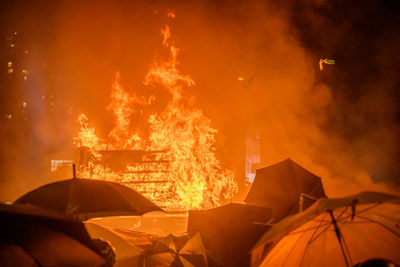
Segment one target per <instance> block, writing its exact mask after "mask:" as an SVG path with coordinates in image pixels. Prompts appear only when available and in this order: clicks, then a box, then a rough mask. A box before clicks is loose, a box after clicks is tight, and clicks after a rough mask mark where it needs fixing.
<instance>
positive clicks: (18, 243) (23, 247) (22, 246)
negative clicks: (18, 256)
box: [14, 240, 42, 267]
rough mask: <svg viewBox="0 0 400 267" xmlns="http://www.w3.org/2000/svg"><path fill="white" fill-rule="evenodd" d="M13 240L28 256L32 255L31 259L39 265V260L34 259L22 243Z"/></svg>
mask: <svg viewBox="0 0 400 267" xmlns="http://www.w3.org/2000/svg"><path fill="white" fill-rule="evenodd" d="M14 242H15V243H16V244H17V245H18V246H20V247H21V248H22V249H23V250H24V251H25V252H26V253H27V254H28V255H29V256H31V257H32V259H33V260H34V261H35V262H36V264H37V265H38V266H39V267H41V266H42V265H41V264H40V262H39V261H38V259H36V258H35V257H34V256H33V255H32V254H31V253H29V251H28V250H27V249H26V247H25V246H24V245H22V244H20V242H18V241H17V240H14Z"/></svg>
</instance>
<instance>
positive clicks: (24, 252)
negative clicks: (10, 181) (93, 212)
mask: <svg viewBox="0 0 400 267" xmlns="http://www.w3.org/2000/svg"><path fill="white" fill-rule="evenodd" d="M0 221H1V228H0V236H1V240H0V262H1V266H102V265H104V264H105V261H104V260H103V258H102V257H101V256H100V254H99V253H98V251H97V250H96V248H95V246H94V244H93V243H92V241H91V239H90V237H89V235H88V234H87V232H86V230H85V228H84V226H83V224H82V223H81V222H79V221H77V220H75V219H73V218H70V217H68V216H65V215H62V214H61V215H60V214H56V213H53V212H49V211H43V210H41V209H28V208H26V207H20V206H19V205H12V206H10V205H5V204H0Z"/></svg>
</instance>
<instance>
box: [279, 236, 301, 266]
mask: <svg viewBox="0 0 400 267" xmlns="http://www.w3.org/2000/svg"><path fill="white" fill-rule="evenodd" d="M305 234H306V232H303V233H302V236H303V235H305ZM300 240H301V237H299V238H298V239H297V241H296V243H295V244H294V245H293V246H292V248H291V249H290V251H289V253H288V254H287V257H286V259H285V261H284V263H285V262H286V261H287V260H288V259H289V256H290V254H292V252H293V250H294V248H295V247H296V245H297V243H298V242H299V241H300ZM300 262H301V261H300Z"/></svg>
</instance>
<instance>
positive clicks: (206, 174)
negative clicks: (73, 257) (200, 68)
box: [74, 25, 237, 209]
mask: <svg viewBox="0 0 400 267" xmlns="http://www.w3.org/2000/svg"><path fill="white" fill-rule="evenodd" d="M161 34H162V37H163V42H162V43H163V46H164V47H166V48H168V49H169V52H170V57H169V59H168V60H167V61H163V60H160V59H158V60H155V61H154V63H153V65H152V66H151V68H150V70H149V72H148V73H147V75H146V76H145V78H144V82H143V83H144V84H145V85H153V84H161V85H162V86H163V87H164V88H166V89H167V90H168V91H169V92H170V93H171V95H172V98H171V100H170V102H169V103H168V104H167V106H166V108H165V110H164V111H163V112H161V113H160V114H153V115H151V116H150V118H149V124H150V134H149V137H148V144H147V145H146V146H145V143H144V142H143V141H142V139H141V138H140V137H139V135H137V134H134V133H132V132H131V130H130V129H131V120H130V118H131V115H132V114H133V112H134V109H133V105H134V104H143V105H144V104H149V103H150V102H151V101H150V99H149V101H148V102H147V103H146V101H144V100H143V99H142V98H138V97H136V96H130V95H129V94H127V93H126V92H125V91H124V90H123V89H122V87H121V86H120V84H119V74H117V75H116V81H115V83H114V86H113V91H112V94H111V99H112V102H111V104H110V105H109V106H108V110H110V111H113V112H114V114H115V116H116V120H117V123H116V126H115V127H114V128H113V130H112V131H111V132H110V135H109V138H110V141H111V144H110V145H111V146H110V147H111V148H112V149H130V150H132V149H142V150H146V151H149V152H150V151H153V152H154V151H155V154H154V155H151V156H143V162H142V163H139V164H136V163H131V164H129V165H128V166H126V169H127V170H128V171H127V172H122V173H116V172H113V171H111V170H110V169H108V168H107V167H105V166H103V165H99V164H97V165H96V164H95V162H94V161H92V162H90V163H89V164H88V165H87V166H85V167H83V168H80V169H79V171H80V175H81V176H83V177H93V178H99V177H102V179H107V180H114V181H118V182H126V183H130V184H129V185H130V186H131V187H132V188H134V189H136V190H138V191H139V192H142V193H143V194H144V195H145V196H147V197H148V198H150V199H151V200H153V201H154V202H155V203H157V204H159V205H161V206H166V207H167V208H170V209H182V208H185V209H196V208H210V207H215V206H217V205H220V204H221V203H222V202H223V201H224V200H226V199H228V198H231V197H232V196H233V195H234V194H235V193H236V192H237V184H236V182H235V179H234V175H233V172H232V171H230V170H227V169H224V168H223V167H222V166H221V163H220V162H219V160H218V159H217V158H216V156H215V150H216V147H215V143H216V140H215V134H216V133H217V130H216V129H214V128H213V127H212V126H211V121H210V119H208V118H207V117H206V116H205V115H204V114H203V112H202V111H201V110H199V109H196V108H194V107H193V106H192V105H191V103H188V101H187V100H186V99H185V98H184V97H183V96H182V92H183V87H184V86H193V85H194V84H195V83H194V81H193V80H192V78H191V77H190V76H189V75H184V74H181V73H180V71H179V70H178V69H177V66H178V60H177V56H178V54H179V49H178V48H177V47H175V46H174V44H173V42H172V41H171V32H170V28H169V27H168V25H166V26H165V28H162V29H161ZM80 123H81V132H80V133H79V134H78V136H77V137H76V138H75V139H74V141H75V144H76V145H77V146H78V147H83V146H86V147H88V148H89V149H90V150H91V151H94V150H96V149H104V144H99V138H98V137H97V136H96V135H95V134H94V132H95V131H94V128H90V127H89V126H88V122H87V118H86V116H85V115H83V114H82V115H81V116H80ZM156 152H157V153H156ZM158 152H160V153H158ZM161 152H162V153H161ZM94 153H95V152H94ZM96 157H97V160H98V159H99V157H101V156H99V155H95V156H94V158H95V159H96ZM146 157H149V158H146Z"/></svg>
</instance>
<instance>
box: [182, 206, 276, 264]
mask: <svg viewBox="0 0 400 267" xmlns="http://www.w3.org/2000/svg"><path fill="white" fill-rule="evenodd" d="M270 219H271V209H268V208H264V207H258V206H250V205H245V204H239V203H230V204H227V205H224V206H220V207H217V208H213V209H208V210H191V211H189V220H188V230H187V231H188V233H193V234H194V233H196V232H199V233H200V234H201V238H202V240H203V242H204V246H205V247H206V249H207V252H208V254H207V255H208V256H209V259H210V260H209V263H210V265H211V264H212V263H215V264H220V265H224V266H241V267H242V266H248V265H249V262H250V254H249V251H250V249H251V248H252V247H253V246H254V244H255V243H256V242H257V240H258V239H260V237H261V236H262V235H263V234H264V233H265V232H266V231H267V230H268V229H269V226H267V225H263V224H259V223H265V222H267V221H269V220H270ZM255 222H259V223H257V224H256V223H255ZM232 241H234V242H232Z"/></svg>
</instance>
